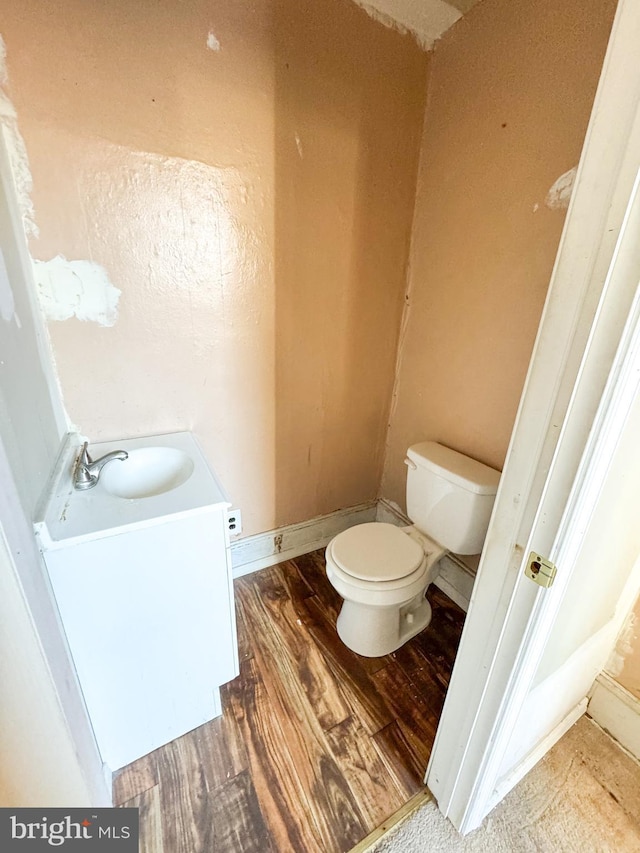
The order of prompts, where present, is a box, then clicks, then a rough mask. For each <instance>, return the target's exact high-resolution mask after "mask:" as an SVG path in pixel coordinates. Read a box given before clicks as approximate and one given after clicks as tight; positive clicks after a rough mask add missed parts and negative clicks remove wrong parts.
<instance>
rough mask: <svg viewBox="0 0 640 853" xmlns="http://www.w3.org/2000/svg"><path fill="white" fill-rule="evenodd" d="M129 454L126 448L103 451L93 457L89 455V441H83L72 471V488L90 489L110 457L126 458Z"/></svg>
mask: <svg viewBox="0 0 640 853" xmlns="http://www.w3.org/2000/svg"><path fill="white" fill-rule="evenodd" d="M128 458H129V454H128V453H127V451H126V450H112V451H111V453H105V455H104V456H101V457H100V459H96V461H95V462H94V461H93V459H92V458H91V457H90V456H89V443H88V442H87V441H85V443H84V444H83V445H82V450H81V451H80V455H79V456H78V458H77V459H76V467H75V470H74V472H73V488H74V489H92V488H93V487H94V486H95V485H96V483H97V482H98V480H99V478H100V472H101V471H102V469H103V468H104V466H105V465H106V464H107V462H111V460H112V459H122V460H124V459H128Z"/></svg>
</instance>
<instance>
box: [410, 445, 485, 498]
mask: <svg viewBox="0 0 640 853" xmlns="http://www.w3.org/2000/svg"><path fill="white" fill-rule="evenodd" d="M407 456H408V457H409V459H410V460H411V461H412V462H415V464H416V465H418V466H420V467H422V468H428V469H429V470H431V471H433V472H435V473H436V474H438V475H439V476H440V477H442V478H443V479H445V480H448V481H449V482H450V483H454V484H455V485H457V486H460V487H461V488H463V489H466V491H468V492H474V493H475V494H477V495H495V494H496V492H497V490H498V483H499V482H500V472H499V471H496V469H495V468H490V467H489V466H488V465H484V464H483V463H482V462H477V461H476V460H475V459H471V458H470V457H469V456H465V455H464V453H458V451H457V450H451V448H450V447H445V446H444V445H443V444H438V443H437V442H436V441H423V442H421V443H420V444H413V445H412V446H411V447H410V448H409V450H408V451H407Z"/></svg>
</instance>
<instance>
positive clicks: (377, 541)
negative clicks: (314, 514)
mask: <svg viewBox="0 0 640 853" xmlns="http://www.w3.org/2000/svg"><path fill="white" fill-rule="evenodd" d="M331 546H332V547H331V559H332V560H333V562H334V563H335V565H336V566H337V567H338V568H339V569H341V570H342V571H343V572H344V573H345V574H346V575H349V576H350V577H351V578H353V579H355V580H356V581H358V580H359V581H367V582H369V583H382V584H388V583H389V582H390V581H400V580H402V579H403V578H408V577H409V575H413V574H414V573H415V572H416V571H417V570H418V569H420V568H421V567H422V564H423V562H424V559H425V552H424V550H423V548H421V546H420V545H419V543H418V542H416V541H415V539H412V538H411V537H410V536H407V534H406V533H405V532H403V531H402V530H401V529H400V528H399V527H396V526H395V525H393V524H384V523H381V522H379V521H373V522H368V523H367V524H358V525H356V526H355V527H350V528H349V529H348V530H345V531H344V532H343V533H340V534H339V535H338V536H336V537H335V539H334V540H333V542H332V543H331ZM392 585H393V586H395V584H392Z"/></svg>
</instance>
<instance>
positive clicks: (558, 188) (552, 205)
mask: <svg viewBox="0 0 640 853" xmlns="http://www.w3.org/2000/svg"><path fill="white" fill-rule="evenodd" d="M577 172H578V167H577V166H574V167H573V168H572V169H569V170H568V171H566V172H564V173H563V174H562V175H560V177H559V178H558V179H557V180H556V181H554V183H553V185H552V186H551V188H550V189H549V192H548V193H547V197H546V198H545V200H544V203H545V205H546V206H547V207H548V208H549V210H567V208H568V207H569V202H570V201H571V194H572V193H573V185H574V184H575V181H576V174H577Z"/></svg>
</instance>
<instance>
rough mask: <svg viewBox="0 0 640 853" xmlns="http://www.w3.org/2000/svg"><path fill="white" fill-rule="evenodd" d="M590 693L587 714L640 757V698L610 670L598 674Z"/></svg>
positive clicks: (636, 756)
mask: <svg viewBox="0 0 640 853" xmlns="http://www.w3.org/2000/svg"><path fill="white" fill-rule="evenodd" d="M589 697H590V698H589V706H588V708H587V714H588V715H589V716H590V717H591V718H592V719H593V720H595V722H596V723H597V724H598V725H599V726H600V728H602V729H604V730H605V732H607V734H609V735H611V737H612V738H613V739H614V740H615V741H617V742H618V743H619V744H620V745H621V746H622V747H624V749H626V750H627V752H629V753H630V754H631V755H632V756H633V757H634V758H635V759H637V760H639V761H640V699H636V697H635V696H634V695H633V694H632V693H629V691H628V690H625V688H624V687H622V685H621V684H618V682H617V681H616V680H615V679H613V678H611V676H610V675H607V673H606V672H602V673H600V675H599V676H598V677H597V678H596V680H595V682H594V684H593V687H592V688H591V691H590V693H589Z"/></svg>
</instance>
